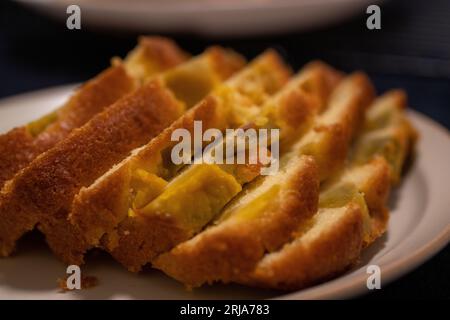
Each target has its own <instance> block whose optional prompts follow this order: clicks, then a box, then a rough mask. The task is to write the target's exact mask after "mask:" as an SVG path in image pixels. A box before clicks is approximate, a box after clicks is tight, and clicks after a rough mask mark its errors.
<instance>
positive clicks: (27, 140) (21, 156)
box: [0, 37, 187, 188]
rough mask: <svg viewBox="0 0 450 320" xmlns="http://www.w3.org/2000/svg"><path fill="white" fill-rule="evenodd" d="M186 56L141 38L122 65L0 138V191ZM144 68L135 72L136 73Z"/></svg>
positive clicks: (174, 48)
mask: <svg viewBox="0 0 450 320" xmlns="http://www.w3.org/2000/svg"><path fill="white" fill-rule="evenodd" d="M186 58H187V55H186V54H185V53H184V52H183V51H181V50H180V49H179V48H178V47H177V46H176V44H175V43H173V42H172V41H171V40H169V39H166V38H161V37H141V38H140V41H139V45H138V46H137V47H136V48H135V49H134V50H133V51H131V52H130V54H129V55H128V57H127V58H126V59H125V61H124V62H123V63H120V59H116V60H115V63H114V65H113V66H111V67H110V68H108V69H106V70H105V71H103V72H102V73H100V74H99V75H98V76H96V77H95V78H93V79H92V80H90V81H88V82H86V83H85V84H84V85H82V86H81V87H80V88H78V89H77V90H76V92H75V93H74V94H73V95H72V96H71V98H70V99H69V100H68V101H67V102H66V103H65V104H64V105H63V106H61V107H60V108H58V109H57V110H55V111H53V112H51V113H49V114H47V115H45V116H43V117H41V118H40V119H37V120H35V121H32V122H30V123H28V124H27V125H24V126H21V127H17V128H14V129H12V130H10V131H9V132H7V133H5V134H2V135H0V188H1V187H2V186H3V184H4V183H5V182H6V181H7V180H9V179H11V178H12V177H13V176H14V174H16V173H17V172H18V171H19V170H20V169H22V168H24V167H25V166H26V165H27V164H29V163H30V162H31V161H32V160H33V159H35V158H36V157H37V156H38V155H39V154H41V153H42V152H44V151H46V150H48V149H50V148H51V147H53V146H54V145H55V144H56V143H58V142H59V141H61V140H63V139H64V138H65V137H66V136H67V135H68V134H69V133H70V132H71V131H72V130H73V129H75V128H78V127H80V126H82V125H83V124H85V123H86V122H87V121H89V120H90V119H91V118H92V117H93V116H94V115H96V114H97V113H99V112H101V111H103V110H104V109H105V108H106V107H108V106H109V105H111V104H112V103H113V102H115V101H117V100H118V99H120V98H121V97H123V96H125V95H126V94H128V93H130V92H131V91H133V90H135V89H136V87H137V85H138V84H139V83H141V82H142V81H143V80H144V79H148V78H150V77H152V76H154V75H156V74H157V73H159V72H161V71H164V70H168V69H170V68H172V67H174V66H176V65H177V64H179V63H181V62H183V61H185V60H186ZM141 69H145V71H141V72H137V71H136V70H141Z"/></svg>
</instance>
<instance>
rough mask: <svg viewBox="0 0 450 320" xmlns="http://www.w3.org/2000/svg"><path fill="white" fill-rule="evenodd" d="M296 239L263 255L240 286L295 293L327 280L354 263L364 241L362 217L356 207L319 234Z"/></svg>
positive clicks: (344, 213)
mask: <svg viewBox="0 0 450 320" xmlns="http://www.w3.org/2000/svg"><path fill="white" fill-rule="evenodd" d="M307 233H308V232H306V233H305V234H304V235H303V238H299V239H296V240H295V241H294V242H292V243H289V244H287V245H286V246H285V247H284V248H283V249H282V250H281V251H279V252H275V253H272V254H268V255H266V256H265V257H264V258H263V259H262V260H261V261H260V262H259V263H258V265H257V267H256V268H255V269H254V271H253V272H252V273H250V274H249V275H247V276H245V277H242V278H241V279H240V281H239V282H240V283H242V284H247V285H252V286H258V287H266V288H272V289H281V290H298V289H301V288H304V287H306V286H310V285H312V284H315V283H318V282H320V281H323V280H326V279H329V278H330V277H332V276H335V275H337V274H339V273H341V272H343V271H345V270H346V269H347V268H348V267H349V266H350V265H351V264H353V263H354V262H356V261H357V259H358V257H359V255H360V252H361V249H362V241H363V218H362V212H361V209H360V208H359V206H358V205H356V204H351V205H349V206H347V207H346V209H345V211H344V212H343V213H341V214H340V215H339V216H338V219H335V221H333V223H329V224H327V225H326V227H322V229H321V231H320V234H318V235H313V234H311V236H310V237H308V238H307V240H305V239H306V238H305V235H306V234H307Z"/></svg>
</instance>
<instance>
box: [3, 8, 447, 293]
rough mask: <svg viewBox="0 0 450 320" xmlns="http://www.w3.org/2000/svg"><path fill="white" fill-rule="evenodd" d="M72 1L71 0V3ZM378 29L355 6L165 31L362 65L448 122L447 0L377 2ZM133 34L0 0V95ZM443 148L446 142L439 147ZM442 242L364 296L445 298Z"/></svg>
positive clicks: (58, 80)
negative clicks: (318, 21) (243, 32)
mask: <svg viewBox="0 0 450 320" xmlns="http://www.w3.org/2000/svg"><path fill="white" fill-rule="evenodd" d="M74 2H76V1H74ZM381 8H382V29H381V30H374V31H369V30H367V28H366V27H365V21H366V15H365V14H364V13H363V12H362V13H361V15H360V16H357V17H355V18H353V19H351V20H350V21H347V22H345V23H343V24H339V25H334V26H329V27H327V28H323V29H321V30H316V31H314V32H307V33H289V34H284V35H276V36H264V37H255V38H245V39H239V40H220V39H202V38H198V37H195V36H192V35H170V36H172V37H173V38H175V40H177V41H178V42H179V44H180V45H181V46H182V47H183V48H185V49H186V50H188V51H190V52H192V53H194V54H195V53H199V52H201V51H202V50H203V49H204V48H205V47H206V46H208V45H210V44H221V45H224V46H229V47H232V48H234V49H236V50H237V51H239V52H241V53H242V54H244V55H245V56H247V57H248V58H252V57H254V56H256V55H257V54H258V53H260V52H262V51H263V50H264V49H265V48H267V47H275V48H276V49H277V50H278V51H279V52H280V53H281V54H282V55H283V56H284V57H285V58H286V60H287V61H288V62H289V63H290V64H291V65H292V66H293V68H294V69H295V70H297V69H299V68H300V67H301V66H302V65H303V64H304V63H305V62H307V61H309V60H311V59H323V60H325V61H327V62H329V63H331V64H332V65H334V66H335V67H337V68H340V69H343V70H345V71H351V70H355V69H363V70H365V71H366V72H368V73H369V75H370V76H371V77H372V79H373V81H374V83H375V85H376V87H377V89H378V91H379V92H383V91H384V90H386V89H388V88H393V87H400V88H404V89H406V90H407V92H408V94H409V99H410V105H411V107H412V108H413V109H416V110H418V111H420V112H422V113H424V114H426V115H428V116H429V117H431V118H433V119H434V120H436V121H438V122H440V123H441V124H443V125H444V126H446V127H447V128H449V127H450V105H449V102H450V1H448V0H429V1H422V0H416V1H406V0H396V1H390V2H387V3H386V4H384V5H382V6H381ZM136 37H137V34H132V33H120V32H117V31H114V32H108V31H104V32H100V31H96V32H94V31H91V30H88V29H87V28H84V26H83V28H82V30H81V31H69V30H67V29H66V27H65V23H64V22H58V21H52V20H50V19H48V18H46V17H44V16H41V15H38V14H36V13H34V12H33V11H30V10H29V9H27V8H23V7H20V6H18V5H16V4H14V3H12V2H9V1H4V0H2V1H0V97H4V96H9V95H12V94H17V93H21V92H24V91H29V90H35V89H40V88H45V87H49V86H53V85H61V84H65V83H72V82H81V81H84V80H86V79H89V78H90V77H92V76H94V75H95V74H97V73H98V72H99V71H101V70H102V69H104V68H105V67H107V66H108V63H109V59H110V58H111V57H112V56H114V55H119V56H124V55H125V54H126V52H127V51H128V50H130V49H131V48H132V47H133V46H134V45H135V40H136ZM443 147H448V146H443ZM449 267H450V247H449V246H447V248H446V249H445V250H443V251H442V252H441V253H439V254H438V255H437V256H436V257H434V258H433V259H432V260H430V261H429V262H427V263H425V264H424V265H423V266H421V267H420V268H418V269H416V270H415V271H414V272H412V273H410V274H408V275H407V276H405V277H403V278H401V279H399V280H397V281H395V282H394V283H392V284H390V285H388V286H386V287H384V288H383V290H380V291H377V292H374V293H372V294H370V295H368V296H366V297H367V298H387V297H389V298H432V297H438V298H450V280H449V279H450V278H449V276H448V274H447V272H449Z"/></svg>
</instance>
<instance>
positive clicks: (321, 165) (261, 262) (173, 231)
mask: <svg viewBox="0 0 450 320" xmlns="http://www.w3.org/2000/svg"><path fill="white" fill-rule="evenodd" d="M186 59H187V54H185V53H184V52H183V51H182V50H180V49H179V48H177V47H176V46H175V45H174V44H173V43H172V42H170V40H167V39H164V38H158V37H144V38H141V39H140V42H139V45H138V46H137V48H136V49H134V50H133V51H131V52H130V53H129V54H128V56H127V57H126V58H125V60H124V61H121V60H120V59H118V58H116V59H114V60H113V66H112V67H110V68H109V69H107V70H105V71H104V72H103V73H101V74H100V75H98V76H97V77H96V78H94V79H93V80H91V81H89V82H87V84H86V85H84V86H83V87H82V88H80V89H79V90H78V91H77V93H75V95H74V96H73V97H72V98H71V99H70V100H69V101H68V102H67V103H66V104H65V105H64V106H63V107H61V108H60V109H58V110H57V111H56V112H54V113H51V114H50V115H48V116H45V117H43V118H41V119H39V120H37V121H35V122H32V123H30V124H28V125H26V126H24V127H20V128H16V129H13V130H12V131H10V132H8V133H6V134H5V135H2V136H0V151H4V152H3V153H7V154H6V155H3V154H2V155H0V169H1V170H0V184H3V188H2V190H1V191H0V255H1V256H8V255H10V254H11V252H12V251H13V249H14V248H15V245H16V241H17V240H18V239H19V238H20V237H21V236H22V235H23V234H24V233H25V232H27V231H29V230H32V229H33V228H35V227H36V226H37V228H38V229H39V230H40V231H41V232H43V233H44V235H45V237H46V240H47V243H48V244H49V246H50V248H51V249H52V251H53V252H54V253H55V255H56V256H57V257H58V258H60V259H61V260H62V261H64V262H65V263H68V264H78V265H79V264H82V263H84V256H85V254H86V252H87V251H88V250H89V249H91V248H100V249H102V250H105V251H107V252H109V253H110V254H111V255H112V256H113V257H114V258H115V259H116V260H117V261H119V262H120V263H121V264H123V265H124V266H125V267H126V268H127V269H128V270H130V271H133V272H138V271H140V270H141V269H142V267H143V266H145V265H147V264H150V265H152V266H153V267H154V268H157V269H160V270H162V271H163V272H165V273H166V274H167V275H169V276H171V277H172V278H174V279H176V280H178V281H180V282H182V283H184V284H185V285H187V286H189V287H197V286H201V285H204V284H211V283H214V282H223V283H228V282H234V283H240V284H244V285H249V286H255V287H265V288H271V289H282V290H298V289H301V288H304V287H306V286H310V285H313V284H316V283H318V282H320V281H324V280H326V279H329V278H332V277H334V276H336V275H339V274H341V273H342V272H344V271H345V270H347V269H348V268H349V267H351V266H352V265H354V264H355V263H357V261H358V259H359V257H360V255H361V251H362V250H363V249H364V248H365V247H367V246H368V245H370V244H371V243H373V242H374V241H375V240H376V239H377V238H379V237H380V236H381V235H382V234H383V233H384V232H385V231H386V229H387V224H388V220H389V209H388V208H387V206H386V201H387V198H388V195H389V192H390V188H391V187H392V186H395V185H398V184H399V182H400V180H401V178H402V172H403V169H404V167H405V162H406V161H407V159H408V157H410V156H411V155H412V153H413V151H414V145H415V142H416V139H417V137H418V134H417V132H416V131H415V129H414V128H413V127H412V125H411V124H410V122H409V121H408V119H407V117H406V114H405V113H406V112H405V108H406V106H407V98H406V94H405V93H404V92H403V91H401V90H392V91H389V92H387V93H385V94H384V95H382V96H380V97H376V96H375V90H374V88H373V86H372V84H371V82H370V80H369V78H368V77H367V76H366V75H365V74H364V73H362V72H354V73H351V74H349V75H345V74H343V73H342V72H339V71H337V70H335V69H333V68H332V67H330V66H328V65H326V64H325V63H323V62H318V61H315V62H312V63H309V64H307V65H306V66H304V67H303V68H302V69H301V70H300V72H299V73H298V74H296V75H295V76H292V77H291V70H290V68H289V67H288V66H287V65H285V64H284V62H283V60H282V59H281V58H280V57H279V55H278V54H276V53H275V52H274V51H272V50H268V51H266V52H265V53H263V54H261V55H260V56H258V57H257V58H256V59H254V60H253V61H252V62H251V63H249V64H248V65H246V66H244V65H245V61H244V59H243V58H242V57H240V56H239V55H238V54H236V53H234V52H233V51H231V50H226V49H223V48H221V47H211V48H209V49H207V50H206V51H205V52H204V53H203V54H201V55H199V56H197V57H194V58H191V59H190V60H188V61H185V60H186ZM183 61H185V62H184V63H182V62H183ZM197 121H201V124H202V129H203V130H206V129H218V130H217V131H218V132H219V133H222V134H223V133H224V132H226V130H227V129H237V128H239V129H249V128H251V129H264V130H270V129H276V130H279V131H278V132H279V136H278V137H279V141H276V140H274V139H272V140H269V141H266V145H265V146H259V147H258V148H259V150H263V151H267V153H268V152H269V151H268V150H269V147H270V148H272V147H273V146H274V145H276V148H278V147H279V149H276V150H277V153H278V151H279V159H278V160H277V161H276V164H277V167H278V171H276V172H275V173H274V174H273V175H268V176H267V175H263V174H262V172H263V171H262V170H265V169H267V168H268V165H267V163H263V162H262V161H259V160H260V159H259V158H257V160H258V161H257V162H256V163H249V162H245V163H243V164H237V163H225V164H223V163H212V162H205V163H200V164H199V163H196V162H194V163H193V164H185V163H181V164H179V163H174V162H173V161H172V160H171V153H172V151H173V148H174V147H175V146H176V144H177V141H173V140H172V134H173V133H174V132H175V131H176V130H178V129H183V130H185V132H188V133H189V134H191V135H192V134H195V133H194V132H195V130H196V129H195V128H196V125H197V124H198V122H197ZM235 138H236V136H231V137H228V136H225V138H223V139H222V140H220V141H213V142H212V143H211V144H208V143H207V142H205V141H201V143H200V144H199V145H198V146H197V147H195V146H191V148H190V152H188V154H187V155H183V157H184V158H188V159H192V158H195V154H196V152H197V151H198V150H196V148H199V149H200V151H204V150H207V149H208V148H209V147H210V146H214V145H216V146H219V147H220V148H222V150H223V149H224V148H225V149H226V147H227V144H228V143H229V142H230V141H234V139H235ZM211 140H212V139H211ZM237 149H238V148H236V149H234V146H233V150H234V152H235V154H234V155H235V156H236V155H237V154H238V151H237ZM244 151H245V152H248V153H250V151H249V150H247V149H246V150H244ZM210 156H212V155H210ZM259 156H261V153H259V154H258V157H259ZM246 161H249V159H246ZM16 162H17V163H16ZM3 169H4V170H3Z"/></svg>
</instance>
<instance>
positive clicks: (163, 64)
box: [139, 36, 189, 71]
mask: <svg viewBox="0 0 450 320" xmlns="http://www.w3.org/2000/svg"><path fill="white" fill-rule="evenodd" d="M139 47H140V48H142V52H143V56H144V58H145V59H146V60H148V61H154V63H155V65H157V66H160V71H164V70H167V69H169V68H172V67H175V66H176V65H179V64H180V63H183V62H185V61H186V60H187V59H189V54H188V53H186V52H184V51H183V50H181V49H180V47H179V46H178V45H177V44H176V43H175V42H174V41H173V40H171V39H169V38H165V37H159V36H141V37H139Z"/></svg>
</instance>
